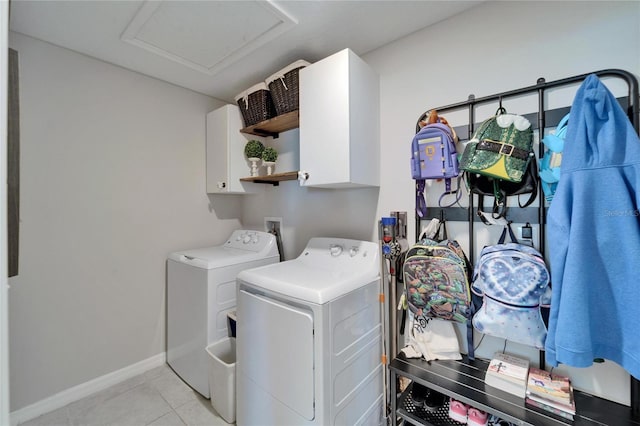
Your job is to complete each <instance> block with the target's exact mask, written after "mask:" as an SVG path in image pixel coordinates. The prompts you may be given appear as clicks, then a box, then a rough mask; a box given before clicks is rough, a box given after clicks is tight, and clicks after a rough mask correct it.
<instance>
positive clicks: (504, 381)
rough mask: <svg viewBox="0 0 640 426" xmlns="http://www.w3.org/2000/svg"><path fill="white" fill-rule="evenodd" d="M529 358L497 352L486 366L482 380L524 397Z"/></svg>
mask: <svg viewBox="0 0 640 426" xmlns="http://www.w3.org/2000/svg"><path fill="white" fill-rule="evenodd" d="M528 374H529V360H528V359H526V358H520V357H517V356H514V355H510V354H505V353H502V352H497V353H496V354H495V355H494V356H493V359H492V360H491V362H490V363H489V367H488V368H487V373H486V375H485V377H484V382H485V383H486V384H487V385H489V386H492V387H494V388H497V389H501V390H503V391H505V392H509V393H511V394H513V395H517V396H519V397H520V398H524V397H525V395H526V391H527V376H528Z"/></svg>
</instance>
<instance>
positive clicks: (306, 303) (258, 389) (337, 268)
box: [236, 238, 384, 426]
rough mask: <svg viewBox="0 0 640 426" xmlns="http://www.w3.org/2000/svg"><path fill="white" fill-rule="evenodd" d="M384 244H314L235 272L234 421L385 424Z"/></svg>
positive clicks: (321, 240)
mask: <svg viewBox="0 0 640 426" xmlns="http://www.w3.org/2000/svg"><path fill="white" fill-rule="evenodd" d="M379 262H380V258H379V254H378V245H377V244H375V243H371V242H363V241H356V240H347V239H340V238H312V239H311V240H310V241H309V243H308V244H307V247H306V248H305V249H304V251H303V252H302V254H301V255H300V256H299V257H298V258H296V259H294V260H289V261H286V262H281V263H278V264H274V265H268V266H263V267H259V268H254V269H248V270H245V271H243V272H241V273H239V274H238V306H237V315H238V323H237V329H236V357H237V362H236V380H237V383H236V385H237V395H236V401H237V416H236V419H237V420H236V421H237V424H238V425H239V426H249V425H281V426H287V425H318V426H320V425H323V426H324V425H380V424H382V421H383V414H384V397H383V372H384V369H383V365H382V362H381V355H382V331H381V329H382V325H381V321H380V301H379V294H380V276H379V275H380V274H379V268H380V263H379Z"/></svg>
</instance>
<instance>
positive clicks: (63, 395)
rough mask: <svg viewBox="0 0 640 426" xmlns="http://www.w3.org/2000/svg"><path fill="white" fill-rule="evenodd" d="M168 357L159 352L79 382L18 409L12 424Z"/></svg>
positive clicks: (13, 425)
mask: <svg viewBox="0 0 640 426" xmlns="http://www.w3.org/2000/svg"><path fill="white" fill-rule="evenodd" d="M166 359H167V354H166V352H162V353H159V354H157V355H154V356H152V357H151V358H147V359H145V360H143V361H140V362H137V363H135V364H132V365H129V366H128V367H125V368H122V369H120V370H117V371H114V372H111V373H108V374H105V375H104V376H101V377H97V378H95V379H93V380H89V381H88V382H85V383H82V384H79V385H77V386H74V387H72V388H69V389H67V390H63V391H62V392H59V393H57V394H55V395H52V396H50V397H48V398H45V399H43V400H41V401H38V402H36V403H34V404H31V405H28V406H26V407H24V408H21V409H19V410H16V411H14V412H12V413H11V425H12V426H15V425H17V424H19V423H23V422H26V421H29V420H32V419H35V418H36V417H39V416H41V415H43V414H46V413H49V412H51V411H54V410H57V409H58V408H62V407H64V406H65V405H67V404H70V403H72V402H75V401H78V400H80V399H82V398H84V397H87V396H89V395H92V394H94V393H96V392H99V391H101V390H104V389H106V388H108V387H110V386H113V385H116V384H118V383H121V382H124V381H125V380H128V379H130V378H132V377H135V376H137V375H139V374H142V373H144V372H146V371H149V370H151V369H153V368H156V367H160V366H161V365H163V364H164V363H165V362H166ZM5 424H6V423H5Z"/></svg>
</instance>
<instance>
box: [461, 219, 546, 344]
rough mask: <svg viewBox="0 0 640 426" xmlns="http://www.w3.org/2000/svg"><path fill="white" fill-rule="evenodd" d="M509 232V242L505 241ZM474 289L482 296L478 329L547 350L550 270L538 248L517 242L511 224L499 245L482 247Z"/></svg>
mask: <svg viewBox="0 0 640 426" xmlns="http://www.w3.org/2000/svg"><path fill="white" fill-rule="evenodd" d="M507 231H508V232H509V236H510V238H511V242H510V243H505V239H506V234H507ZM471 291H473V292H474V293H475V294H476V295H478V296H481V297H482V307H481V308H480V310H479V311H478V312H477V313H476V314H475V315H474V317H473V320H472V322H473V327H474V328H475V329H476V330H478V331H479V332H481V333H484V334H487V335H490V336H495V337H500V338H503V339H507V340H510V341H512V342H517V343H521V344H523V345H528V346H533V347H535V348H538V349H544V342H545V339H546V337H547V327H546V326H545V324H544V321H543V320H542V314H541V313H540V307H541V306H543V307H548V306H549V305H548V304H549V303H550V299H551V287H550V286H549V270H548V269H547V266H546V264H545V262H544V259H543V257H542V255H541V254H540V252H539V251H538V250H536V249H535V248H533V247H531V246H528V245H524V244H520V243H518V241H517V239H516V238H515V235H514V233H513V230H512V229H511V226H510V225H506V226H505V228H504V231H503V232H502V235H501V236H500V239H499V241H498V244H496V245H492V246H487V247H485V248H483V249H482V252H481V253H480V258H479V260H478V262H477V263H476V267H475V269H474V273H473V278H472V286H471Z"/></svg>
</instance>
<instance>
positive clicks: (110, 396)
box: [20, 364, 228, 426]
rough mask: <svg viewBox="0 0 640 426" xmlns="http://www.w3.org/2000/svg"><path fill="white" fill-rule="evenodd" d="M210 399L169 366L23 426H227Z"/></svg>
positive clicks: (151, 371)
mask: <svg viewBox="0 0 640 426" xmlns="http://www.w3.org/2000/svg"><path fill="white" fill-rule="evenodd" d="M223 425H228V423H226V422H225V421H224V419H222V418H221V417H220V416H219V415H218V413H216V412H215V410H214V409H213V407H212V406H211V402H210V401H209V400H208V399H205V398H203V397H202V396H201V395H200V394H198V393H197V392H196V391H194V390H193V389H191V388H190V387H189V386H187V385H186V384H185V383H184V382H183V381H182V380H181V379H180V378H179V377H178V376H177V375H176V374H175V373H174V372H173V370H171V368H169V366H168V365H166V364H165V365H163V366H161V367H158V368H155V369H153V370H149V371H147V372H146V373H144V374H141V375H139V376H136V377H133V378H131V379H129V380H126V381H124V382H122V383H119V384H117V385H114V386H112V387H110V388H108V389H105V390H103V391H100V392H97V393H95V394H93V395H90V396H88V397H86V398H84V399H81V400H79V401H76V402H73V403H71V404H69V405H67V406H65V407H62V408H60V409H58V410H55V411H52V412H50V413H47V414H43V415H42V416H40V417H38V418H36V419H33V420H30V421H28V422H24V423H20V426H223Z"/></svg>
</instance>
